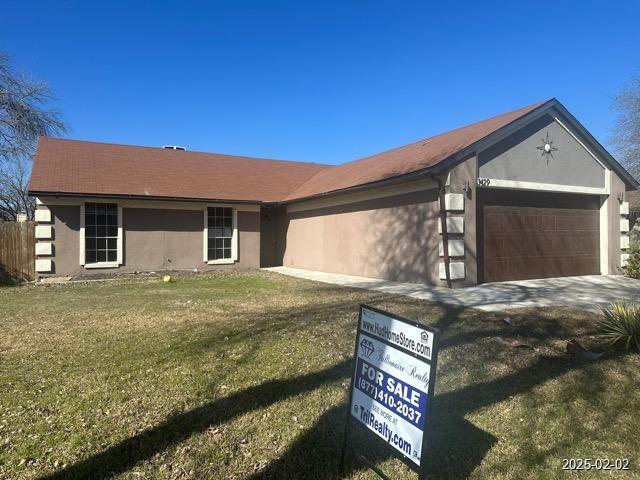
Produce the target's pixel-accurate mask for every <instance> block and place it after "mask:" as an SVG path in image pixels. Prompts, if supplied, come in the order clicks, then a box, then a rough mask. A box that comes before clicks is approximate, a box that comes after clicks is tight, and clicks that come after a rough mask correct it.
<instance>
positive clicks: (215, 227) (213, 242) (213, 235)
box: [207, 207, 234, 262]
mask: <svg viewBox="0 0 640 480" xmlns="http://www.w3.org/2000/svg"><path fill="white" fill-rule="evenodd" d="M233 223H234V222H233V209H232V208H230V207H209V208H207V261H210V262H212V261H213V262H215V261H217V260H223V261H224V260H227V261H233V253H232V245H233V237H234V224H233Z"/></svg>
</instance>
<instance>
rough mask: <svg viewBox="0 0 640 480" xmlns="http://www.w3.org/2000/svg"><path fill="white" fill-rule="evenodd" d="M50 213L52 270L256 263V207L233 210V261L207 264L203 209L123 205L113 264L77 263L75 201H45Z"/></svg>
mask: <svg viewBox="0 0 640 480" xmlns="http://www.w3.org/2000/svg"><path fill="white" fill-rule="evenodd" d="M49 208H50V209H51V212H52V217H53V231H54V238H53V244H54V252H53V253H54V254H53V257H52V259H53V265H54V267H53V272H51V274H52V275H56V276H66V275H81V274H82V275H91V274H97V273H126V272H134V271H154V270H158V271H161V270H194V269H198V270H215V269H229V268H231V269H234V268H235V269H237V268H258V267H259V265H260V213H259V212H258V211H255V212H249V211H239V212H238V234H239V237H238V261H237V262H235V263H234V264H231V265H209V264H207V263H205V262H204V261H203V228H204V214H203V210H186V209H162V208H126V207H125V208H123V209H122V217H123V218H122V226H123V263H122V265H121V266H120V267H116V268H99V269H87V268H84V267H83V266H82V265H80V241H79V239H80V206H79V205H50V206H49Z"/></svg>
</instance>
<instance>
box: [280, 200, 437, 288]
mask: <svg viewBox="0 0 640 480" xmlns="http://www.w3.org/2000/svg"><path fill="white" fill-rule="evenodd" d="M438 211H439V209H438V195H437V190H436V189H435V188H434V189H429V190H421V191H416V192H412V193H406V194H401V195H397V196H392V197H386V198H378V199H374V200H365V201H359V202H354V203H349V204H345V205H337V206H331V207H325V208H316V209H313V210H307V211H298V212H293V213H291V212H287V213H286V214H285V216H284V218H283V221H282V224H281V240H280V241H279V243H280V245H281V247H282V249H283V265H285V266H288V267H294V268H304V269H309V270H319V271H323V272H330V273H342V274H348V275H359V276H365V277H372V278H381V279H388V280H396V281H402V282H413V283H428V284H437V285H441V284H442V282H441V281H440V280H439V278H438V240H439V235H438V224H437V222H438V218H439V217H438Z"/></svg>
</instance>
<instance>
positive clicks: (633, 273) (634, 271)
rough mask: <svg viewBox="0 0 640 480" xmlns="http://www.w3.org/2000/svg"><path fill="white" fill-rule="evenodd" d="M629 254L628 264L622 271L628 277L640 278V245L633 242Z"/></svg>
mask: <svg viewBox="0 0 640 480" xmlns="http://www.w3.org/2000/svg"><path fill="white" fill-rule="evenodd" d="M627 253H628V254H629V258H628V259H627V264H626V265H625V266H624V267H622V271H623V272H624V274H625V275H626V276H628V277H631V278H640V243H639V242H631V245H630V248H629V250H628V251H627Z"/></svg>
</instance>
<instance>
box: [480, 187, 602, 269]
mask: <svg viewBox="0 0 640 480" xmlns="http://www.w3.org/2000/svg"><path fill="white" fill-rule="evenodd" d="M479 200H480V201H479V210H480V211H479V212H478V213H479V216H480V219H479V220H480V222H479V225H478V226H479V227H480V229H481V232H479V233H480V235H479V238H481V239H482V245H481V249H480V254H481V255H480V258H479V259H478V260H479V263H480V264H481V265H480V266H481V268H480V269H479V270H480V272H482V275H483V277H482V281H484V282H500V281H508V280H524V279H532V278H549V277H568V276H574V275H593V274H600V214H599V207H600V199H599V196H598V195H578V194H568V193H550V192H528V191H518V190H497V189H495V190H492V189H486V190H480V191H479Z"/></svg>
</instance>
